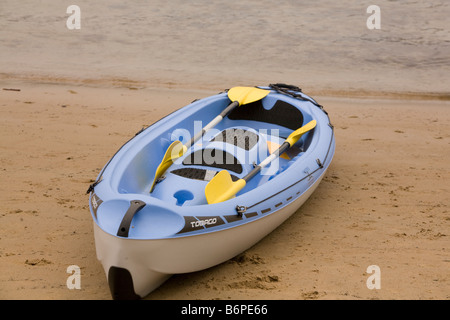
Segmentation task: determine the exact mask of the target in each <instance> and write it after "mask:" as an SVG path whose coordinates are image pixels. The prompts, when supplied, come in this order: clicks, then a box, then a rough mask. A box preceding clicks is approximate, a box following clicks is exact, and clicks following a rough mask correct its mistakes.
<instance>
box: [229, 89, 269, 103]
mask: <svg viewBox="0 0 450 320" xmlns="http://www.w3.org/2000/svg"><path fill="white" fill-rule="evenodd" d="M269 92H270V91H269V90H264V89H259V88H255V87H233V88H231V89H230V90H228V98H230V100H231V101H233V102H234V101H238V102H239V105H243V104H247V103H251V102H255V101H258V100H261V99H263V98H264V97H265V96H267V95H268V94H269Z"/></svg>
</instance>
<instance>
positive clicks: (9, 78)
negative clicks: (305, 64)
mask: <svg viewBox="0 0 450 320" xmlns="http://www.w3.org/2000/svg"><path fill="white" fill-rule="evenodd" d="M3 82H4V83H3ZM271 83H276V81H273V82H271ZM287 84H293V85H298V86H300V88H302V89H303V88H306V89H304V91H305V93H306V94H308V95H310V96H325V97H336V98H356V99H388V100H437V101H450V91H449V92H427V91H409V90H405V91H387V90H368V89H365V88H343V89H329V88H320V87H317V88H307V87H306V86H301V84H296V83H287ZM20 85H25V86H34V85H54V86H61V85H65V86H75V87H88V88H109V89H112V88H122V89H129V90H146V89H148V90H161V89H162V90H164V89H174V90H188V91H189V90H193V91H199V90H206V91H211V92H215V91H217V90H225V89H228V88H226V87H224V88H222V87H220V88H217V87H216V86H214V85H204V84H187V83H182V82H180V83H176V82H173V81H169V80H166V81H155V80H147V81H143V80H133V79H128V78H120V77H105V78H98V79H78V78H68V77H51V76H19V75H12V74H5V73H0V87H1V88H2V89H3V90H5V89H17V88H13V87H14V86H20ZM236 85H243V86H249V85H250V86H252V85H255V86H259V85H269V83H267V84H259V83H239V84H236ZM232 86H234V85H232ZM230 87H231V86H230Z"/></svg>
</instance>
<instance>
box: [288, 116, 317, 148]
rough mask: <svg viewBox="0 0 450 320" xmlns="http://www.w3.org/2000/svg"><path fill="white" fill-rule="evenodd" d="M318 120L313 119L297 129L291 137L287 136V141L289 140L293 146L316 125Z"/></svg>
mask: <svg viewBox="0 0 450 320" xmlns="http://www.w3.org/2000/svg"><path fill="white" fill-rule="evenodd" d="M316 124H317V121H316V120H311V121H310V122H308V123H307V124H305V125H304V126H303V127H301V128H299V129H297V130H295V131H294V132H292V133H291V134H290V135H289V137H287V138H286V142H289V145H290V146H291V147H292V146H293V145H294V144H295V143H296V142H297V141H298V140H299V139H300V138H301V137H302V135H304V134H305V133H306V132H308V131H309V130H312V129H314V128H315V127H316Z"/></svg>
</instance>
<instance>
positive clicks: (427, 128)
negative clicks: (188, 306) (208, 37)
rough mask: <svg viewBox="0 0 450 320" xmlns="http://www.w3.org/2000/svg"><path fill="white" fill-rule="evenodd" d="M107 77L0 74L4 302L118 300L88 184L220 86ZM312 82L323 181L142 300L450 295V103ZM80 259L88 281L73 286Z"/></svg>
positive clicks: (0, 282) (0, 290)
mask: <svg viewBox="0 0 450 320" xmlns="http://www.w3.org/2000/svg"><path fill="white" fill-rule="evenodd" d="M52 81H57V79H54V80H53V79H52ZM44 82H45V81H44ZM267 84H268V83H267ZM267 84H266V83H264V85H267ZM110 86H111V84H110V83H109V84H108V82H107V83H94V84H86V83H85V84H83V83H78V84H73V83H66V82H64V81H62V82H60V83H57V84H48V83H42V81H39V82H33V81H24V80H20V79H19V80H18V79H16V80H14V81H13V80H10V81H8V80H5V78H4V77H0V110H1V112H2V118H1V120H0V123H1V126H0V136H1V137H2V138H1V139H0V150H1V153H0V179H1V181H2V184H1V185H0V194H1V195H2V201H1V202H0V214H1V219H2V224H3V225H4V226H5V228H4V230H5V231H7V232H5V233H4V234H2V236H1V242H0V298H2V299H24V300H28V299H74V300H81V299H87V300H91V299H105V300H107V299H110V293H109V288H108V284H107V282H106V277H105V274H104V271H103V269H102V267H101V264H100V263H99V262H98V261H97V258H96V253H95V246H94V237H93V228H92V218H91V215H90V213H89V206H88V196H87V195H86V194H85V192H86V190H87V187H88V186H89V184H90V183H92V182H93V179H95V178H96V176H97V175H98V174H99V173H100V171H101V168H102V167H103V166H104V165H105V164H106V162H107V161H108V160H109V159H110V158H111V156H112V155H113V154H114V153H115V151H116V150H117V149H118V148H119V147H120V146H121V145H122V144H123V143H124V142H125V141H127V140H128V139H129V138H131V137H132V136H133V135H134V134H135V133H136V132H137V131H139V130H140V129H141V128H142V127H144V126H148V125H151V124H152V123H154V122H155V121H157V120H158V119H160V118H162V117H163V116H165V115H167V114H169V113H170V112H172V111H173V110H176V109H179V108H181V107H183V106H185V105H187V104H189V103H190V102H191V101H192V100H194V99H197V98H203V97H207V96H209V95H212V94H216V93H218V91H219V90H221V89H222V88H209V87H203V86H201V85H191V86H193V87H196V88H191V87H190V86H187V85H181V84H180V85H178V84H171V85H167V84H166V85H164V83H159V84H157V85H156V84H155V86H154V87H149V86H142V87H140V84H139V83H136V82H127V81H125V82H123V81H118V82H117V86H114V87H113V88H111V87H110ZM3 88H9V89H20V90H21V91H8V90H3ZM223 89H225V88H223ZM304 91H305V92H306V93H307V94H310V95H312V97H313V98H317V100H318V101H319V103H321V104H323V105H324V106H325V109H326V110H327V112H328V113H329V115H330V118H331V122H332V124H333V125H334V127H335V134H336V153H335V156H334V159H333V162H332V164H331V166H330V168H329V170H328V171H327V173H326V176H325V177H324V179H323V181H322V182H321V184H320V185H319V187H318V189H317V190H316V191H315V192H314V193H313V195H312V196H311V197H310V199H309V200H308V201H307V202H306V203H305V204H304V205H303V206H302V207H301V208H300V209H299V210H298V211H297V212H296V213H295V214H294V215H293V216H292V217H291V218H290V219H288V220H287V221H286V222H285V223H283V224H282V225H281V226H280V227H279V228H277V229H276V230H275V231H274V232H272V233H271V234H269V235H268V236H267V237H266V238H264V239H263V240H262V241H260V242H259V243H257V244H256V245H255V246H253V247H252V248H250V249H249V250H247V251H245V252H244V253H243V254H241V255H239V256H237V257H236V258H234V259H231V260H229V261H227V262H224V263H222V264H220V265H218V266H215V267H213V268H210V269H207V270H203V271H198V272H194V273H189V274H182V275H175V276H173V277H172V278H170V279H169V280H168V281H167V282H166V283H164V284H163V285H162V286H161V287H160V288H158V289H157V290H155V291H154V292H152V293H151V294H150V295H149V296H147V297H146V298H145V299H152V300H153V299H186V300H191V299H200V300H208V299H225V300H227V299H243V300H252V299H257V300H259V299H260V300H264V299H268V300H270V299H282V300H283V299H298V300H308V299H338V300H344V299H356V300H358V299H361V300H369V299H394V300H399V299H413V300H415V299H419V300H420V299H430V300H435V299H449V298H450V296H449V292H450V274H449V271H448V270H449V268H448V263H449V260H448V245H447V243H448V237H449V236H450V235H449V234H448V230H449V224H450V218H449V212H450V209H449V206H450V205H449V203H448V194H449V193H450V187H449V185H448V181H449V179H450V174H449V172H450V168H449V162H448V156H447V154H448V152H447V150H448V147H449V144H450V134H449V131H448V127H449V126H450V102H448V101H447V100H444V101H442V100H439V99H430V100H424V99H409V100H400V99H387V98H386V95H382V96H377V97H375V98H372V97H371V98H368V97H366V98H363V99H361V98H357V97H348V96H345V97H333V96H326V95H315V94H313V93H312V92H313V90H309V89H308V88H307V87H306V86H305V88H304ZM324 92H325V91H324ZM6 226H7V227H6ZM71 265H77V266H79V267H80V269H81V289H80V290H76V289H75V290H70V289H68V288H67V285H66V281H67V279H68V277H69V275H70V274H68V273H67V268H68V267H69V266H71ZM370 265H378V266H379V267H380V269H381V283H382V284H381V289H379V290H370V289H368V287H367V286H366V280H367V279H368V277H369V276H370V274H369V273H367V271H366V270H367V268H368V266H370Z"/></svg>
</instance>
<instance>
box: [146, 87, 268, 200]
mask: <svg viewBox="0 0 450 320" xmlns="http://www.w3.org/2000/svg"><path fill="white" fill-rule="evenodd" d="M269 92H270V91H269V90H264V89H259V88H255V87H233V88H231V89H230V90H228V98H229V99H230V100H231V101H232V103H230V104H229V105H228V106H227V107H226V108H225V109H224V110H223V111H222V112H221V113H220V114H219V115H218V116H217V117H215V118H214V119H213V120H212V121H211V122H210V123H208V124H207V125H206V126H205V127H204V128H203V129H202V130H201V131H200V132H198V133H197V134H196V135H195V136H194V137H192V139H191V140H189V141H188V142H187V143H186V144H185V145H183V144H182V143H181V142H180V141H178V140H177V141H174V142H173V143H172V144H171V145H170V146H169V148H167V151H166V153H165V154H164V157H163V159H162V161H161V163H160V164H159V166H158V168H156V172H155V178H154V179H153V182H152V186H151V188H150V193H151V192H152V191H153V189H154V188H155V184H156V181H158V179H159V178H161V177H162V175H163V174H164V172H166V170H167V169H168V168H169V167H170V166H171V165H172V163H173V162H174V161H175V160H176V159H178V158H179V157H181V156H182V155H183V154H184V153H185V152H186V151H187V150H188V149H189V148H190V147H191V146H192V145H193V144H194V143H195V142H196V141H198V140H199V139H200V138H201V137H202V136H203V135H204V134H205V133H206V132H207V131H208V130H209V129H211V128H213V127H215V126H216V125H217V124H218V123H219V122H220V121H222V119H223V118H225V117H226V116H227V115H228V114H229V113H230V112H231V111H233V110H234V109H235V108H236V107H239V106H241V105H243V104H248V103H251V102H255V101H258V100H261V99H263V98H264V97H265V96H267V95H268V94H269Z"/></svg>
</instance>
